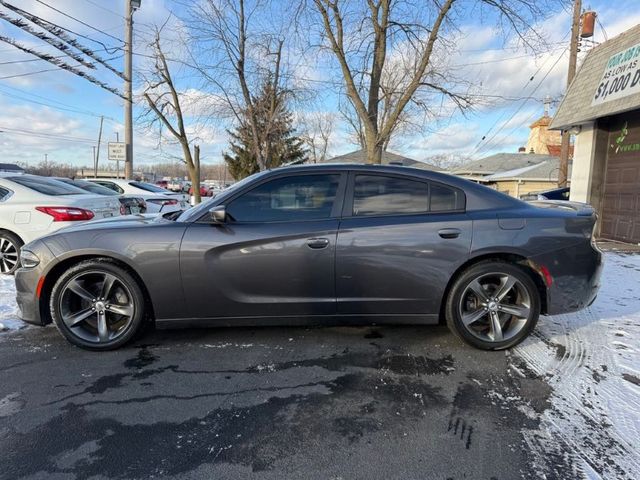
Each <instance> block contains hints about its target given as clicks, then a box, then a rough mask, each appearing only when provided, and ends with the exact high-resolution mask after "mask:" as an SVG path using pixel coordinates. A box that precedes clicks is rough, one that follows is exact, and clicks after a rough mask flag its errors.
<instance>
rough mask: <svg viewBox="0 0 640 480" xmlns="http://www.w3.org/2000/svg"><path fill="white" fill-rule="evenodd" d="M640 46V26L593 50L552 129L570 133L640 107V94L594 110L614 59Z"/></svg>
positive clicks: (558, 113)
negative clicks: (592, 103)
mask: <svg viewBox="0 0 640 480" xmlns="http://www.w3.org/2000/svg"><path fill="white" fill-rule="evenodd" d="M637 43H640V25H637V26H635V27H633V28H631V29H629V30H627V31H626V32H624V33H622V34H620V35H618V36H617V37H615V38H612V39H611V40H609V41H607V42H605V43H603V44H602V45H599V46H597V47H595V48H593V49H592V50H591V51H590V52H589V54H588V55H587V57H586V58H585V59H584V62H583V63H582V66H581V67H580V70H579V71H578V73H577V74H576V76H575V77H574V79H573V82H571V85H570V86H569V89H568V91H567V94H566V95H565V97H564V99H563V100H562V103H560V106H559V107H558V111H557V112H556V115H555V117H553V121H552V122H551V126H550V127H549V128H552V129H567V128H570V127H571V126H573V125H580V124H582V123H585V122H588V121H591V120H595V119H596V118H599V117H606V116H608V115H613V114H616V113H622V112H626V111H629V110H633V109H635V108H638V107H640V93H634V94H631V95H629V96H626V97H623V98H619V99H616V100H610V101H607V102H604V103H600V104H598V105H595V106H591V102H592V101H593V97H594V95H595V93H596V91H597V88H598V86H599V84H600V79H601V78H602V74H603V73H604V70H605V67H606V65H607V62H608V61H609V59H610V58H611V56H612V55H615V54H616V53H618V52H621V51H623V50H625V49H627V48H629V47H632V46H634V45H636V44H637Z"/></svg>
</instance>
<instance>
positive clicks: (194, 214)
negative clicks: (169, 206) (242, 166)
mask: <svg viewBox="0 0 640 480" xmlns="http://www.w3.org/2000/svg"><path fill="white" fill-rule="evenodd" d="M267 173H269V170H265V171H264V172H258V173H254V174H253V175H249V176H248V177H245V178H243V179H242V180H240V181H239V182H236V183H234V184H233V185H231V186H230V187H229V188H225V189H224V190H223V191H222V192H220V193H219V194H218V195H216V196H215V197H212V198H210V199H209V200H206V201H204V202H202V203H201V204H200V205H198V206H196V207H193V208H190V209H188V210H185V211H184V212H182V215H180V216H179V217H178V218H177V219H176V221H178V222H190V221H194V220H197V219H198V218H200V217H201V216H202V215H204V213H205V212H206V211H207V210H209V208H211V207H212V206H213V205H214V204H215V205H222V204H224V200H225V199H226V198H228V197H229V196H230V195H232V194H233V193H235V192H236V191H237V190H239V189H240V188H242V187H244V186H245V185H247V184H249V183H251V182H253V181H255V180H257V179H258V178H260V177H262V176H263V175H266V174H267Z"/></svg>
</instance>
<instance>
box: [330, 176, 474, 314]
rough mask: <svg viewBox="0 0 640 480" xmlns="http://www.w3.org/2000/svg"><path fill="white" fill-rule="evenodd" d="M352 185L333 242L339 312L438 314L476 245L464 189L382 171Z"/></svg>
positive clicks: (361, 178) (351, 181)
mask: <svg viewBox="0 0 640 480" xmlns="http://www.w3.org/2000/svg"><path fill="white" fill-rule="evenodd" d="M350 184H351V185H350V187H349V193H348V194H347V201H346V203H345V211H344V218H343V220H342V222H341V224H340V230H339V232H338V245H337V248H336V290H337V296H338V307H337V308H338V313H342V314H357V315H361V314H365V315H376V314H385V315H388V314H403V315H406V314H420V315H437V314H438V313H439V308H440V302H441V299H442V296H443V293H444V290H445V287H446V285H447V282H448V281H449V279H450V277H451V275H452V274H453V272H454V271H455V269H456V268H457V266H458V265H460V264H461V263H462V262H463V261H464V260H465V259H466V258H468V256H469V250H470V247H471V233H472V232H471V220H469V218H468V217H467V215H466V213H465V212H464V207H465V198H464V193H463V192H462V191H461V190H459V189H457V188H454V187H451V186H448V185H444V184H441V183H436V182H430V181H427V180H424V181H420V180H416V179H415V178H408V177H402V176H390V175H378V174H376V175H372V174H366V175H364V174H357V175H354V176H353V177H352V179H351V180H350Z"/></svg>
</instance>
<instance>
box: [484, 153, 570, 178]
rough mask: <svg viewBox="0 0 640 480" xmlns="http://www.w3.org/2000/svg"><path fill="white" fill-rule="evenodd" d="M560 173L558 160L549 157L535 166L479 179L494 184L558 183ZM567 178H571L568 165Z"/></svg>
mask: <svg viewBox="0 0 640 480" xmlns="http://www.w3.org/2000/svg"><path fill="white" fill-rule="evenodd" d="M559 172H560V159H559V158H556V157H551V158H550V159H548V160H545V161H543V162H541V163H538V164H536V165H529V166H526V167H522V168H516V169H513V170H507V171H504V172H499V173H495V174H493V175H489V176H487V177H483V178H482V179H481V181H482V182H496V181H499V180H503V181H504V180H540V181H546V180H548V181H551V182H557V181H558V173H559ZM569 178H571V165H569Z"/></svg>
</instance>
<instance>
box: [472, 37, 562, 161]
mask: <svg viewBox="0 0 640 480" xmlns="http://www.w3.org/2000/svg"><path fill="white" fill-rule="evenodd" d="M567 50H568V47H567V48H565V49H564V50H563V51H562V53H561V54H560V56H559V57H558V58H557V59H556V61H555V62H554V63H553V65H551V68H550V69H549V70H548V71H547V73H546V74H545V76H544V77H542V79H541V80H540V81H539V82H538V84H537V85H536V86H535V88H534V89H533V91H532V92H531V94H533V93H535V92H536V91H537V90H538V88H540V85H542V83H543V82H544V81H545V80H546V79H547V77H548V76H549V75H550V74H551V72H552V71H553V69H554V68H555V67H556V65H558V63H559V62H560V60H562V57H564V54H565V53H566V52H567ZM526 103H527V102H526V100H525V101H523V102H522V103H521V104H520V106H519V107H518V109H517V110H516V111H515V112H513V115H511V117H509V118H508V119H507V121H506V122H504V123H503V124H502V126H501V127H500V128H499V129H498V130H497V131H496V133H494V134H493V136H492V137H491V138H490V139H489V140H488V141H487V143H485V144H484V146H483V147H481V148H480V149H479V150H478V151H477V153H480V150H485V151H486V150H487V148H488V147H489V146H490V145H491V143H490V142H491V140H492V139H494V138H495V137H496V136H497V135H498V134H499V133H500V132H501V131H502V130H503V129H504V128H505V127H506V125H507V124H508V123H509V122H510V121H511V120H513V118H514V117H515V116H516V115H517V114H518V112H520V110H522V107H524V106H525V104H526ZM531 116H532V115H530V116H529V117H528V118H531ZM527 120H528V119H527ZM522 125H523V124H519V125H517V126H516V127H515V128H513V129H512V130H511V131H509V133H507V134H506V135H504V136H502V137H501V138H500V140H498V141H497V142H495V143H498V144H499V143H500V142H502V141H503V140H504V139H505V138H507V137H508V136H509V135H511V134H512V133H513V132H515V131H516V130H518V129H519V128H521V127H522Z"/></svg>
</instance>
